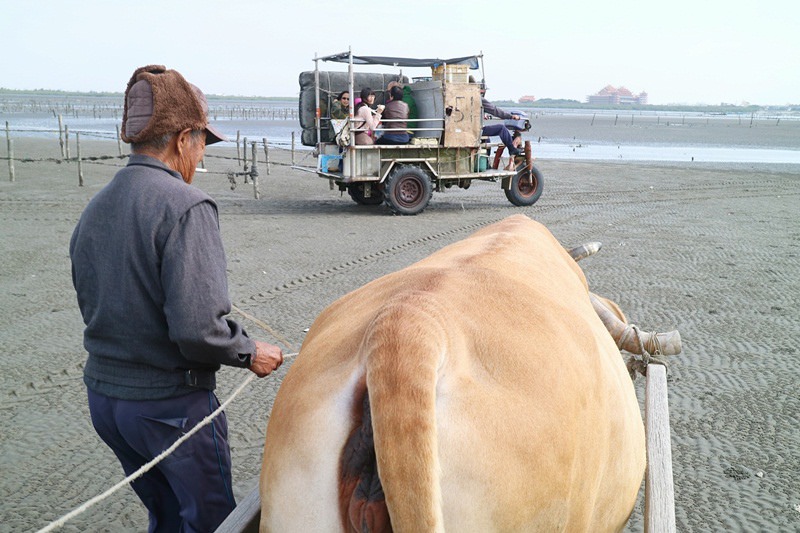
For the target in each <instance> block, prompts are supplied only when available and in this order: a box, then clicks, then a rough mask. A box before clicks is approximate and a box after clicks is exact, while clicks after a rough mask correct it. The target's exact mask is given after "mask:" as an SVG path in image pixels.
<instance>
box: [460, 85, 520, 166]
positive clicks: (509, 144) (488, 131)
mask: <svg viewBox="0 0 800 533" xmlns="http://www.w3.org/2000/svg"><path fill="white" fill-rule="evenodd" d="M469 82H470V83H475V78H473V77H472V76H470V77H469ZM485 96H486V85H484V84H483V83H481V105H482V106H483V113H484V118H489V115H491V116H495V117H497V118H501V119H504V120H508V119H511V120H519V115H516V114H514V113H509V112H508V111H506V110H505V109H501V108H499V107H497V106H496V105H494V104H493V103H491V102H490V101H489V100H487V99H486V98H485ZM481 135H482V136H484V137H500V140H501V141H503V144H504V145H505V146H506V148H507V149H508V153H509V154H510V155H519V154H521V153H522V151H521V150H520V149H519V148H518V147H517V146H515V143H514V139H513V138H512V137H511V132H510V131H508V128H506V126H505V124H488V125H486V126H484V127H483V129H482V130H481Z"/></svg>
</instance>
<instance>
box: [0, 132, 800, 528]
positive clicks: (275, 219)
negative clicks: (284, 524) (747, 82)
mask: <svg viewBox="0 0 800 533" xmlns="http://www.w3.org/2000/svg"><path fill="white" fill-rule="evenodd" d="M595 125H597V124H595ZM659 126H660V125H659ZM554 127H555V126H554ZM584 127H585V125H584ZM700 127H702V125H699V126H696V128H700ZM766 130H767V128H766V127H765V126H761V128H760V131H762V136H759V137H758V138H759V139H762V138H763V132H764V131H766ZM779 130H780V131H781V132H782V131H783V128H781V127H777V126H776V127H775V129H774V130H773V131H775V132H778V131H779ZM564 131H568V128H565V129H564ZM564 135H565V136H566V135H567V134H566V133H565V134H564ZM773 141H774V142H773V144H774V145H775V146H785V145H786V144H787V143H788V141H781V140H778V139H773ZM745 144H747V143H745ZM57 151H58V146H57V142H56V141H46V140H32V139H28V140H24V139H23V140H18V141H17V144H16V154H17V157H22V156H24V157H28V158H33V159H40V158H45V157H56V155H57ZM209 152H210V155H225V156H230V155H232V154H233V153H234V152H235V150H234V149H231V148H216V147H212V148H211V149H210V150H209ZM114 153H116V144H115V143H108V142H96V143H87V144H86V145H85V146H84V157H87V156H96V155H105V154H114ZM5 155H6V152H5V143H0V156H5ZM272 155H273V157H274V158H277V160H278V161H280V162H281V163H284V165H282V166H278V165H275V166H274V167H273V168H272V173H271V175H270V176H267V175H266V174H265V172H264V169H263V166H262V172H261V178H260V187H261V193H262V199H261V200H255V199H254V198H253V194H252V189H251V188H250V186H249V185H244V184H243V183H242V181H241V178H240V179H239V186H238V187H237V188H236V189H235V190H231V189H230V187H229V182H228V180H227V178H226V177H225V175H224V174H221V173H223V172H225V171H227V170H232V169H236V168H237V166H236V162H235V161H234V160H232V159H220V158H213V157H209V158H208V159H207V166H208V167H209V169H210V170H211V171H213V172H221V173H220V174H217V173H209V174H205V175H199V176H198V178H197V180H196V185H197V186H198V187H200V188H202V189H204V190H206V191H208V192H209V193H210V194H211V195H212V196H214V197H215V198H216V199H217V200H218V201H219V205H220V214H221V224H222V232H223V239H224V242H225V244H226V249H227V254H228V262H229V283H230V290H231V296H232V299H233V301H234V303H235V304H236V305H237V306H239V307H240V308H242V309H243V310H245V311H246V312H248V313H250V314H252V315H253V316H255V317H257V318H258V319H260V320H261V321H263V322H264V323H266V324H268V325H269V326H270V327H271V328H273V329H274V330H275V331H277V332H280V334H282V335H283V336H285V337H286V338H287V339H288V341H289V342H290V343H291V346H285V349H286V351H287V352H289V351H296V349H297V347H298V346H299V345H300V343H301V342H302V340H303V331H304V329H305V328H307V327H308V326H309V325H310V324H311V322H312V321H313V320H314V318H315V316H316V315H317V314H318V313H319V312H320V311H321V310H322V309H323V308H324V307H325V306H326V305H327V304H329V303H330V302H332V301H333V300H334V299H336V298H337V297H339V296H341V295H342V294H344V293H346V292H348V291H350V290H351V289H354V288H356V287H358V286H360V285H363V284H364V283H366V282H368V281H370V280H372V279H374V278H376V277H378V276H381V275H383V274H386V273H388V272H392V271H394V270H397V269H399V268H401V267H404V266H406V265H408V264H410V263H412V262H414V261H416V260H418V259H420V258H422V257H424V256H426V255H428V254H429V253H431V252H433V251H434V250H436V249H439V248H441V247H442V246H444V245H446V244H448V243H451V242H453V241H455V240H458V239H461V238H463V237H465V236H467V235H469V234H470V233H471V232H473V231H474V230H476V229H478V228H480V227H482V226H483V225H485V224H487V223H490V222H493V221H495V220H498V219H501V218H503V217H506V216H508V215H511V214H514V213H520V212H522V213H525V214H527V215H529V216H531V217H532V218H534V219H536V220H539V221H541V222H543V223H544V224H546V225H547V226H548V227H549V228H550V229H551V231H552V232H553V233H554V234H555V235H556V237H558V238H559V239H560V240H561V241H562V242H563V243H564V244H565V245H575V244H578V243H581V242H585V241H589V240H598V241H601V242H603V243H604V248H603V250H602V251H601V252H600V254H599V255H597V256H595V257H593V258H591V259H588V260H586V261H585V262H584V263H583V264H582V265H583V268H584V270H585V272H586V275H587V278H588V280H589V284H590V286H591V287H592V288H593V290H594V291H595V292H598V293H600V294H603V295H605V296H609V297H611V298H614V299H615V300H617V301H618V302H619V303H620V304H621V305H622V307H623V308H624V309H625V310H626V312H627V314H628V316H629V318H630V319H631V321H633V322H636V323H637V324H639V325H640V326H641V327H642V328H645V329H671V328H673V327H676V328H678V329H679V330H680V332H681V334H682V337H683V343H684V353H683V354H682V355H680V356H677V357H675V359H674V362H673V364H672V366H671V367H670V377H669V387H670V390H669V400H670V412H671V423H672V451H673V460H674V475H675V491H676V504H677V511H676V512H677V520H678V529H679V531H703V532H705V531H797V530H799V529H800V454H799V453H798V450H800V420H798V416H799V415H798V413H800V400H799V399H798V389H797V386H798V385H797V384H798V378H799V377H800V372H799V370H800V363H799V362H798V355H800V352H799V351H798V350H800V348H799V347H800V297H798V295H800V281H798V280H800V260H798V254H799V253H800V252H798V248H800V210H798V205H800V169H798V168H796V167H780V166H767V165H759V166H754V165H690V164H675V165H664V164H631V163H612V162H608V163H594V162H581V163H578V162H569V163H567V162H558V161H540V162H539V163H538V166H539V168H540V169H541V171H542V172H543V174H544V177H545V187H546V188H545V192H544V195H543V196H542V199H541V200H540V201H539V202H538V203H537V204H536V205H534V206H532V207H530V208H515V207H513V206H511V204H509V203H508V202H507V201H506V199H505V196H504V195H503V193H502V191H501V190H500V187H499V185H497V184H484V183H478V184H474V185H473V186H472V188H470V189H469V190H467V191H462V190H450V191H448V192H445V193H441V194H434V197H433V201H432V202H431V204H430V206H429V208H428V209H427V210H426V211H425V212H424V213H422V214H421V215H419V216H416V217H395V216H391V215H389V214H388V211H387V210H386V209H385V208H384V207H383V206H380V207H366V208H365V207H361V206H357V205H356V204H354V203H353V202H352V201H351V200H350V198H349V197H348V196H347V195H344V196H343V197H342V196H340V195H339V194H338V192H334V191H330V190H329V188H328V184H327V182H326V181H325V180H322V179H320V178H317V177H316V176H314V175H312V174H305V173H301V172H298V171H295V170H290V169H289V168H288V167H287V166H285V163H287V162H288V157H289V156H288V154H287V153H286V152H281V153H278V152H273V154H272ZM0 162H1V163H2V165H1V166H0V224H2V229H0V245H1V246H2V254H0V257H1V258H2V259H0V261H1V263H0V308H2V309H3V313H2V317H1V318H0V341H1V342H2V345H3V355H2V361H3V363H2V369H3V372H2V374H0V383H1V384H2V386H0V398H1V399H2V401H0V427H2V431H0V473H1V474H0V531H3V532H5V531H32V530H36V529H38V528H40V527H43V526H45V525H46V524H48V523H49V522H50V521H51V520H54V519H56V518H58V517H59V516H61V515H63V514H64V513H66V512H68V511H70V510H71V509H73V508H75V507H77V506H78V505H80V504H82V503H83V502H85V501H87V500H89V499H90V498H92V497H93V496H95V495H97V494H99V493H101V492H102V491H104V490H105V489H107V488H108V487H110V486H111V485H113V484H115V483H116V482H118V481H119V480H120V479H122V471H121V468H120V467H119V465H118V463H117V461H116V459H115V458H114V457H113V455H112V453H111V452H110V450H108V449H107V448H106V447H105V445H103V444H102V443H101V441H100V440H99V438H98V437H97V436H96V434H95V433H94V430H93V429H92V427H91V423H90V421H89V417H88V411H87V407H86V399H85V391H84V386H83V383H82V379H81V377H82V373H81V372H82V371H81V368H82V364H83V362H84V359H85V354H84V352H83V349H82V346H81V331H82V323H81V319H80V315H79V313H78V309H77V305H76V301H75V296H74V293H73V290H72V286H71V282H70V274H69V272H70V266H69V258H68V253H67V247H68V241H69V237H70V235H71V232H72V229H73V227H74V225H75V223H76V222H77V220H78V217H79V215H80V213H81V211H82V209H83V208H84V206H85V205H86V203H87V201H88V200H89V198H90V197H91V196H92V195H93V194H94V193H96V192H97V191H98V190H99V189H100V188H101V187H102V186H103V185H104V184H105V183H106V182H107V181H108V180H109V178H110V176H111V175H112V174H113V172H115V170H116V167H115V165H116V166H120V165H122V161H119V160H105V161H99V162H94V163H87V164H86V165H85V169H84V173H85V178H84V179H85V186H84V187H78V186H77V180H78V179H77V170H76V164H75V163H62V164H56V163H54V162H28V163H24V162H17V164H16V174H17V176H16V182H14V183H10V182H9V181H8V175H7V167H6V161H5V160H0ZM520 275H536V273H535V272H531V273H520ZM242 321H243V322H244V324H245V326H246V328H247V329H248V330H249V331H250V333H251V334H252V335H253V336H256V337H259V338H262V339H265V340H273V341H274V339H273V338H272V337H271V336H270V335H269V334H268V333H267V332H265V331H263V330H261V329H260V327H259V326H258V325H257V324H254V323H251V322H249V321H247V320H242ZM511 322H512V323H516V324H519V326H518V327H524V321H523V320H512V321H511ZM289 366H290V365H289V364H287V365H285V367H284V368H283V369H281V371H279V372H278V373H277V375H276V376H274V377H270V378H267V379H264V380H260V381H257V382H254V383H253V384H251V386H249V387H248V388H247V389H246V390H245V392H244V393H243V395H242V396H241V397H240V398H239V399H238V400H237V401H236V402H234V403H233V404H232V406H231V407H230V408H229V409H228V416H229V421H230V426H231V442H232V447H233V461H234V479H235V480H236V482H237V483H238V486H237V492H238V495H239V496H240V497H241V496H242V495H243V494H245V493H246V492H247V491H248V490H249V489H250V488H251V487H252V485H251V484H250V483H251V482H252V481H253V480H254V479H255V478H256V477H257V475H258V471H259V468H260V455H261V450H262V446H263V436H264V431H265V428H266V422H267V418H268V415H269V410H270V406H271V402H272V398H273V397H274V394H275V391H276V390H277V388H278V386H279V385H280V380H281V377H282V376H283V375H285V371H286V369H287V368H288V367H289ZM246 375H247V373H246V372H244V371H241V370H233V369H228V370H225V371H223V372H222V374H221V379H220V386H219V389H218V391H217V393H218V395H219V397H220V398H221V399H222V400H224V399H225V398H227V397H228V395H229V394H230V392H231V391H232V390H233V389H234V388H235V387H236V386H237V385H238V384H239V383H240V382H241V381H242V380H243V379H244V378H245V377H246ZM642 385H643V379H642V378H640V379H639V380H638V381H637V389H638V392H639V394H640V398H641V395H642V393H643V390H642ZM564 416H569V413H564ZM642 512H643V505H642V502H641V498H640V502H639V505H637V508H636V510H635V512H634V515H633V517H632V519H631V522H630V525H629V527H628V530H629V531H642V528H643V518H642ZM146 520H147V517H146V513H145V512H144V509H143V507H142V506H141V505H140V504H139V502H138V500H137V498H136V497H135V495H134V493H133V492H132V491H131V490H130V489H129V488H125V489H123V490H122V491H120V492H118V493H116V494H115V495H113V496H112V497H111V498H110V499H108V500H106V501H104V502H102V503H100V504H99V505H97V506H95V507H93V508H91V509H90V510H89V511H88V512H86V513H85V514H83V515H81V516H80V517H78V518H76V519H74V520H73V521H71V522H69V523H68V524H67V526H66V527H64V528H63V531H143V530H145V529H146Z"/></svg>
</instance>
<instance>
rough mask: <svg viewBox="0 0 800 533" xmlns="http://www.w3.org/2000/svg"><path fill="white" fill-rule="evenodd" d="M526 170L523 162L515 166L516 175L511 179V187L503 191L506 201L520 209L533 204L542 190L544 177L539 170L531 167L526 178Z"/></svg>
mask: <svg viewBox="0 0 800 533" xmlns="http://www.w3.org/2000/svg"><path fill="white" fill-rule="evenodd" d="M526 168H527V164H526V163H525V162H524V161H523V162H522V163H520V164H519V165H517V173H516V174H515V175H514V177H513V178H511V186H510V187H509V188H508V190H506V191H505V193H506V198H508V201H509V202H511V203H512V204H514V205H517V206H521V207H522V206H527V205H533V204H535V203H536V200H538V199H539V197H540V196H541V195H542V191H543V190H544V177H542V173H541V172H539V169H538V168H536V167H533V168H532V170H531V174H530V177H528V172H527V171H526Z"/></svg>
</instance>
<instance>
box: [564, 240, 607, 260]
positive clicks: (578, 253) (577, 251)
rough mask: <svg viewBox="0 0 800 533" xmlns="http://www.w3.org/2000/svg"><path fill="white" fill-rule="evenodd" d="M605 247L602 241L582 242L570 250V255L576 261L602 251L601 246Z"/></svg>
mask: <svg viewBox="0 0 800 533" xmlns="http://www.w3.org/2000/svg"><path fill="white" fill-rule="evenodd" d="M602 247H603V243H601V242H587V243H585V244H581V245H580V246H576V247H575V248H573V249H572V250H570V251H569V255H570V257H572V259H574V260H575V262H578V261H580V260H581V259H584V258H586V257H589V256H590V255H594V254H596V253H597V252H599V251H600V248H602Z"/></svg>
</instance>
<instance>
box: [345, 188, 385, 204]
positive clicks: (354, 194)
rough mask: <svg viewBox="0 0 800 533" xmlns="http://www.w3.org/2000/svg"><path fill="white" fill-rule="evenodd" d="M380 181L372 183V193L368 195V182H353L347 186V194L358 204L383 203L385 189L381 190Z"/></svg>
mask: <svg viewBox="0 0 800 533" xmlns="http://www.w3.org/2000/svg"><path fill="white" fill-rule="evenodd" d="M379 185H380V184H378V183H370V184H369V186H370V195H369V196H366V195H365V194H366V191H365V189H366V186H367V184H366V183H351V184H350V185H348V186H347V194H349V195H350V198H352V199H353V201H354V202H355V203H357V204H361V205H378V204H381V203H383V191H382V190H380V188H379Z"/></svg>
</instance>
